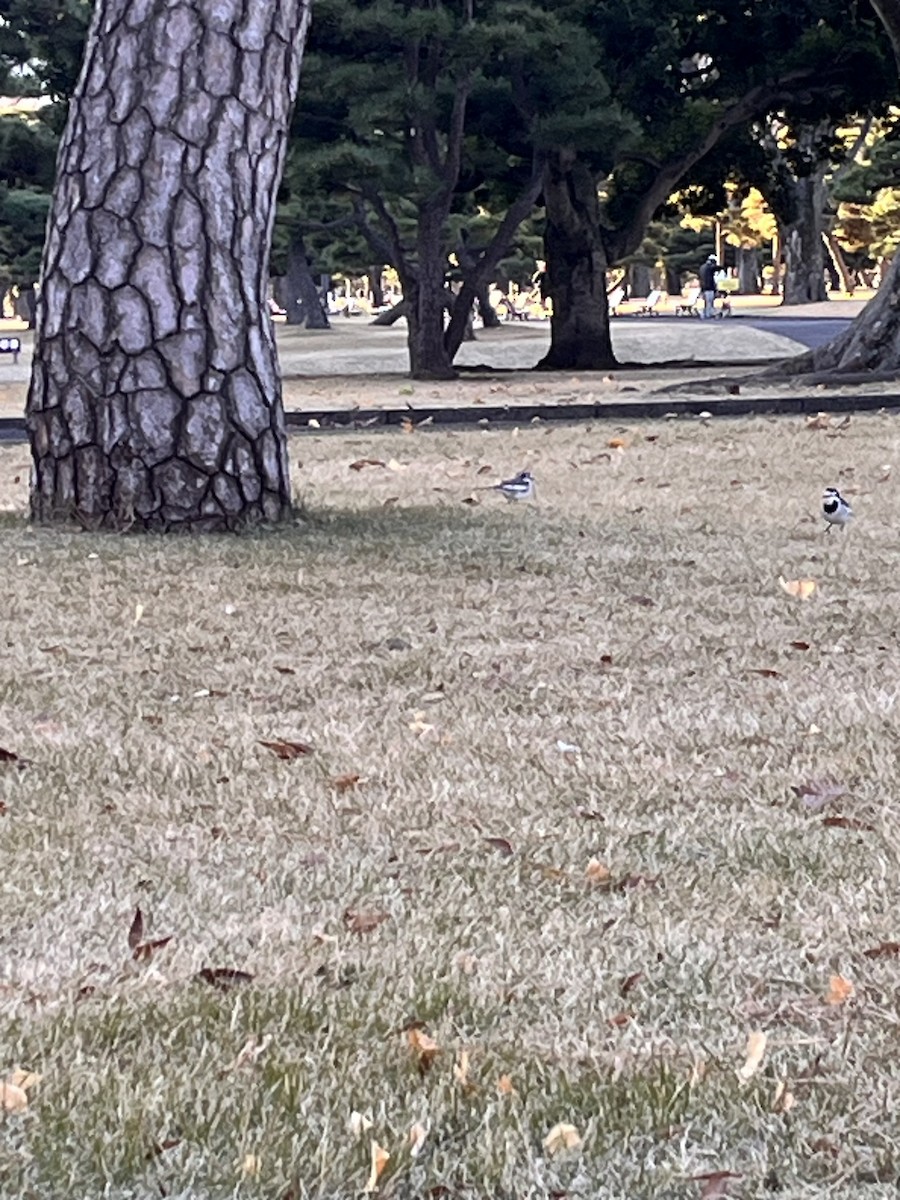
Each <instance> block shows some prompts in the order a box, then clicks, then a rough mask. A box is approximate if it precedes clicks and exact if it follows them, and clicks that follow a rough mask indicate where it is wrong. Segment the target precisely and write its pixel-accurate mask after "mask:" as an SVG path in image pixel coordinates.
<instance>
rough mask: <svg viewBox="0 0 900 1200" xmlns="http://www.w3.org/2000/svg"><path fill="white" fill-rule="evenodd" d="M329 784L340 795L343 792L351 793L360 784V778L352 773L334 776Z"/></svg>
mask: <svg viewBox="0 0 900 1200" xmlns="http://www.w3.org/2000/svg"><path fill="white" fill-rule="evenodd" d="M330 782H331V786H332V787H333V788H334V790H335V791H336V792H338V793H341V794H342V793H344V792H350V791H352V790H353V789H354V788H355V787H356V786H357V785H358V784H360V783H361V782H362V776H360V775H356V774H353V773H348V774H347V775H335V776H334V778H333V779H332V780H331V781H330Z"/></svg>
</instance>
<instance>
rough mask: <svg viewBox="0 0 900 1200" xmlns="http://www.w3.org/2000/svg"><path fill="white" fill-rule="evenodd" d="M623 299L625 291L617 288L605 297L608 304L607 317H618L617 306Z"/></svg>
mask: <svg viewBox="0 0 900 1200" xmlns="http://www.w3.org/2000/svg"><path fill="white" fill-rule="evenodd" d="M624 298H625V289H624V288H620V287H617V288H616V289H615V291H612V292H610V293H609V295H608V296H607V297H606V301H607V303H608V304H609V315H610V316H611V317H617V316H618V315H619V305H620V304H621V303H622V301H623V300H624Z"/></svg>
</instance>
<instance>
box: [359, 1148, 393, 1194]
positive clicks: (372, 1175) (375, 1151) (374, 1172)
mask: <svg viewBox="0 0 900 1200" xmlns="http://www.w3.org/2000/svg"><path fill="white" fill-rule="evenodd" d="M390 1157H391V1156H390V1155H389V1154H388V1152H387V1150H384V1149H382V1147H381V1146H379V1145H378V1143H377V1142H376V1141H375V1140H374V1138H373V1139H372V1145H371V1166H370V1168H369V1178H368V1180H367V1182H366V1186H365V1187H364V1188H363V1192H364V1193H365V1194H366V1195H368V1196H370V1195H371V1194H372V1193H373V1192H377V1191H378V1180H379V1179H380V1178H381V1175H382V1172H383V1171H384V1168H385V1167H386V1166H387V1165H388V1162H389V1161H390Z"/></svg>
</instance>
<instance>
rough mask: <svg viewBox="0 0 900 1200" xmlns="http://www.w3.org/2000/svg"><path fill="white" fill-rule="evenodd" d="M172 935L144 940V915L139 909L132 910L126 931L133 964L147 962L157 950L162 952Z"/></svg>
mask: <svg viewBox="0 0 900 1200" xmlns="http://www.w3.org/2000/svg"><path fill="white" fill-rule="evenodd" d="M172 937H173V935H172V934H169V936H168V937H164V938H154V939H152V940H150V941H145V940H144V914H143V913H142V912H141V910H140V908H136V909H135V910H134V916H133V917H132V920H131V926H130V927H129V930H128V949H129V950H130V951H131V957H132V958H133V959H134V960H135V962H149V961H150V959H151V958H152V957H153V955H154V954H155V953H156V951H157V950H162V948H163V947H164V946H168V944H169V942H171V941H172Z"/></svg>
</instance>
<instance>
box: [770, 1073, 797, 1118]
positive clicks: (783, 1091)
mask: <svg viewBox="0 0 900 1200" xmlns="http://www.w3.org/2000/svg"><path fill="white" fill-rule="evenodd" d="M795 1103H796V1097H795V1096H794V1093H793V1092H792V1091H791V1089H790V1088H789V1087H788V1084H787V1080H786V1079H781V1080H779V1082H778V1086H777V1087H776V1088H775V1095H774V1096H773V1097H772V1112H775V1113H789V1112H790V1111H791V1109H792V1108H793V1107H794V1104H795Z"/></svg>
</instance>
